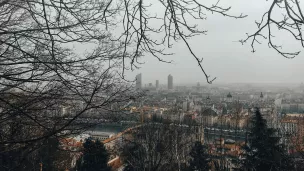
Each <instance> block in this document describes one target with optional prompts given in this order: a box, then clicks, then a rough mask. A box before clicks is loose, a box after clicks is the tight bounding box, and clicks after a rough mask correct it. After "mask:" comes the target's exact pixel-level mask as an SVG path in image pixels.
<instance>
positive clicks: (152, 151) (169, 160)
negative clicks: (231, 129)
mask: <svg viewBox="0 0 304 171" xmlns="http://www.w3.org/2000/svg"><path fill="white" fill-rule="evenodd" d="M194 129H195V127H183V126H181V125H178V124H164V123H155V122H149V123H145V124H144V125H142V126H141V127H139V128H138V129H136V130H134V132H133V133H131V136H126V137H125V138H124V144H123V146H122V154H121V157H122V159H123V161H124V162H125V163H126V164H127V165H129V166H130V167H132V168H133V169H135V170H183V169H185V167H186V164H187V161H188V158H189V152H190V150H191V146H192V145H193V143H194V142H195V141H196V139H195V133H194V132H195V131H194Z"/></svg>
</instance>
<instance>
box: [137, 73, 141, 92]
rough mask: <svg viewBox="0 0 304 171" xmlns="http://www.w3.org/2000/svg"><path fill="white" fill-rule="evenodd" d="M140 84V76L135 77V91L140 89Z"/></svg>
mask: <svg viewBox="0 0 304 171" xmlns="http://www.w3.org/2000/svg"><path fill="white" fill-rule="evenodd" d="M141 85H142V82H141V74H137V75H136V89H141V88H142V86H141Z"/></svg>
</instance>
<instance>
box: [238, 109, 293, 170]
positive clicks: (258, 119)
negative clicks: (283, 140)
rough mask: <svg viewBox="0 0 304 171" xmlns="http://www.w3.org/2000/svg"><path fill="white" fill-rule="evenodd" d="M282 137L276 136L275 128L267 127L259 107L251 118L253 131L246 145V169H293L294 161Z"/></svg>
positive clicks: (244, 164)
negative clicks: (288, 153)
mask: <svg viewBox="0 0 304 171" xmlns="http://www.w3.org/2000/svg"><path fill="white" fill-rule="evenodd" d="M279 140H280V138H279V137H277V136H275V130H274V129H271V128H267V122H266V120H265V119H263V117H262V115H261V112H260V110H259V109H256V110H255V115H254V116H253V117H252V119H251V131H250V133H249V137H248V142H249V144H248V145H246V148H245V149H246V155H245V156H246V159H245V161H244V163H243V169H244V170H249V171H251V170H252V171H253V170H258V171H270V170H271V171H283V170H293V169H292V166H293V165H292V161H291V160H290V158H289V157H288V155H287V153H286V150H285V148H284V146H283V145H282V144H280V143H279Z"/></svg>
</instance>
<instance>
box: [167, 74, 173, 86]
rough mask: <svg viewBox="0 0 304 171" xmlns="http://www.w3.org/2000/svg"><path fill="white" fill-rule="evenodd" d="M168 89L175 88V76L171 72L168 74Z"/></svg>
mask: <svg viewBox="0 0 304 171" xmlns="http://www.w3.org/2000/svg"><path fill="white" fill-rule="evenodd" d="M168 89H169V90H171V89H173V77H172V75H171V74H170V75H169V76H168Z"/></svg>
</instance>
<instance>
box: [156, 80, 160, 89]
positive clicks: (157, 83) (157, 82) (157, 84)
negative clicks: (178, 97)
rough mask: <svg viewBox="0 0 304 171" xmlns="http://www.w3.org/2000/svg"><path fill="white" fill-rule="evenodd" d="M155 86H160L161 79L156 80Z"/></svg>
mask: <svg viewBox="0 0 304 171" xmlns="http://www.w3.org/2000/svg"><path fill="white" fill-rule="evenodd" d="M155 87H156V88H158V87H159V81H158V80H156V82H155Z"/></svg>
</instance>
